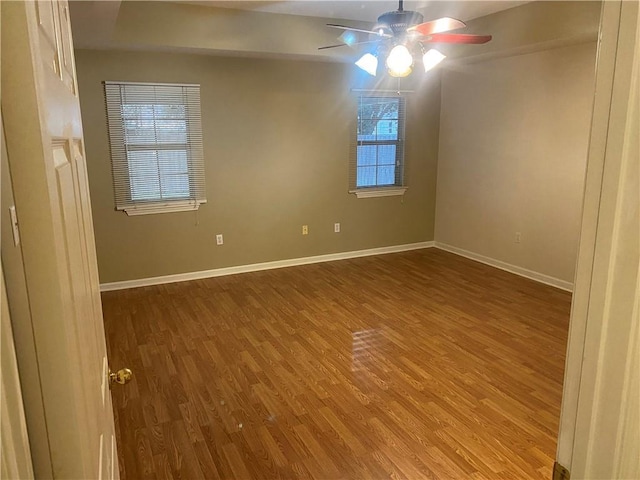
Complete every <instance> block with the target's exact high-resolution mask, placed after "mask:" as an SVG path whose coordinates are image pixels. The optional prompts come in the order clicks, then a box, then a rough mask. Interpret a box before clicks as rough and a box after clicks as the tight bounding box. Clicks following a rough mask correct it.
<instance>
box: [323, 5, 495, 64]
mask: <svg viewBox="0 0 640 480" xmlns="http://www.w3.org/2000/svg"><path fill="white" fill-rule="evenodd" d="M403 3H404V2H403V0H399V1H398V10H395V11H393V12H387V13H383V14H382V15H380V16H379V17H378V23H376V25H375V26H374V27H373V28H372V29H371V30H366V29H362V28H355V27H349V26H346V25H336V24H333V23H328V24H327V26H328V27H331V28H336V29H340V30H344V32H343V33H342V35H340V37H339V38H340V39H341V40H342V43H339V44H336V45H327V46H325V47H319V48H318V50H326V49H329V48H338V47H345V46H349V47H357V46H360V45H369V46H371V48H370V49H369V50H370V51H368V52H367V53H365V54H364V55H363V56H362V57H361V58H360V59H359V60H358V61H357V62H355V63H356V65H357V66H358V67H360V68H361V69H363V70H364V71H366V72H367V73H369V74H370V75H373V76H375V75H376V72H377V70H378V57H380V56H382V57H385V58H386V59H385V64H386V67H387V71H388V72H389V75H391V76H392V77H406V76H407V75H409V74H410V73H411V72H412V71H413V67H414V64H415V60H414V58H415V57H417V56H421V57H422V63H423V66H424V69H425V71H428V70H430V69H431V68H433V67H435V66H436V65H437V64H438V63H440V62H441V61H442V60H443V59H444V58H446V56H445V55H444V54H442V53H441V52H439V51H438V50H436V49H435V48H429V49H427V48H425V45H428V44H433V43H457V44H483V43H487V42H488V41H490V40H491V35H471V34H464V33H444V32H450V31H451V30H457V29H459V28H463V27H466V24H465V23H464V22H462V21H460V20H456V19H455V18H449V17H442V18H438V19H436V20H431V21H429V22H424V21H423V20H424V17H423V15H422V14H421V13H419V12H414V11H411V10H404V8H403ZM361 34H368V35H369V37H368V39H367V40H361V39H360V37H359V36H360V35H361Z"/></svg>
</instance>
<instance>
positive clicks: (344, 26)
mask: <svg viewBox="0 0 640 480" xmlns="http://www.w3.org/2000/svg"><path fill="white" fill-rule="evenodd" d="M327 27H332V28H339V29H341V30H351V31H352V32H362V33H372V34H374V35H378V36H380V37H392V36H393V35H389V34H388V33H382V32H380V31H378V32H374V31H373V30H364V29H362V28H354V27H347V26H346V25H335V24H333V23H327Z"/></svg>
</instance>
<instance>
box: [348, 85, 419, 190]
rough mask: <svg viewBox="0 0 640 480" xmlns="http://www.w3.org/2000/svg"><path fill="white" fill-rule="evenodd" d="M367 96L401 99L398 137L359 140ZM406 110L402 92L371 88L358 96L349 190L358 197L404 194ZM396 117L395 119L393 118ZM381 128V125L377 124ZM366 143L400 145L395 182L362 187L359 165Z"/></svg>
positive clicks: (396, 156) (396, 155)
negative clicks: (359, 157)
mask: <svg viewBox="0 0 640 480" xmlns="http://www.w3.org/2000/svg"><path fill="white" fill-rule="evenodd" d="M365 98H373V99H389V98H393V99H397V100H398V118H397V121H398V129H397V130H398V133H397V138H396V139H395V140H390V139H382V140H359V139H358V126H359V125H358V122H359V121H360V120H359V119H360V116H361V108H362V102H363V99H365ZM406 109H407V100H406V96H405V95H400V94H398V93H397V92H394V93H393V94H391V93H387V92H377V91H371V92H369V93H367V94H359V95H358V96H357V99H356V108H355V110H356V121H355V122H354V125H355V128H354V129H353V135H352V145H353V147H352V149H351V150H352V153H351V159H350V172H349V173H350V181H349V193H352V194H355V195H356V197H357V198H370V197H386V196H397V195H404V193H405V192H406V190H407V188H408V187H407V185H406V157H405V144H406V117H407V115H406ZM382 120H384V118H380V119H378V122H380V121H382ZM393 120H395V119H393ZM376 128H377V124H376ZM366 145H375V146H384V145H394V146H395V147H396V152H395V171H394V176H395V181H394V183H393V184H376V185H367V186H358V173H359V168H361V166H360V165H359V164H358V150H359V149H358V147H360V146H366ZM379 166H380V164H379V163H378V162H377V161H376V164H375V167H376V168H377V167H379Z"/></svg>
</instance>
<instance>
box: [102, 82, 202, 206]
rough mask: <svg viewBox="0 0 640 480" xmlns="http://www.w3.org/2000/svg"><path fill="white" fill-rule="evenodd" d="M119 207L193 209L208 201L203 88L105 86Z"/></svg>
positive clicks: (187, 86)
mask: <svg viewBox="0 0 640 480" xmlns="http://www.w3.org/2000/svg"><path fill="white" fill-rule="evenodd" d="M105 95H106V100H107V120H108V123H109V140H110V144H111V164H112V169H113V181H114V190H115V201H116V209H117V210H124V211H125V212H127V214H128V215H139V214H146V213H162V212H175V211H181V210H195V209H197V208H199V206H200V204H201V203H205V202H206V197H205V188H204V160H203V153H202V127H201V125H200V86H199V85H174V84H148V83H124V82H105Z"/></svg>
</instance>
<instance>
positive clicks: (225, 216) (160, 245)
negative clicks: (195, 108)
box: [76, 50, 440, 283]
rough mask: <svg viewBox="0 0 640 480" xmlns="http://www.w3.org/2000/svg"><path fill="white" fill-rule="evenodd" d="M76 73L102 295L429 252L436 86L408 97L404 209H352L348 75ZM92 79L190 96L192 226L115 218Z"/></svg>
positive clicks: (310, 69)
mask: <svg viewBox="0 0 640 480" xmlns="http://www.w3.org/2000/svg"><path fill="white" fill-rule="evenodd" d="M76 61H77V71H78V83H79V90H80V99H81V107H82V116H83V125H84V135H85V142H86V152H87V162H88V169H89V182H90V187H91V196H92V207H93V216H94V223H95V234H96V243H97V252H98V264H99V269H100V280H101V282H102V283H105V282H114V281H121V280H130V279H140V278H147V277H153V276H160V275H168V274H177V273H184V272H194V271H201V270H208V269H214V268H220V267H229V266H236V265H246V264H252V263H257V262H266V261H275V260H282V259H290V258H299V257H306V256H312V255H320V254H327V253H335V252H346V251H353V250H360V249H367V248H375V247H382V246H390V245H400V244H407V243H413V242H422V241H429V240H433V226H434V216H435V180H436V161H437V152H438V128H439V114H440V90H439V88H440V84H439V77H438V75H437V74H436V73H434V74H432V75H430V76H427V77H425V76H424V75H421V76H415V78H416V79H421V80H419V81H421V82H422V85H415V89H416V93H415V94H412V95H410V96H409V98H408V112H407V115H408V120H407V134H406V145H407V148H406V161H407V169H408V175H409V177H408V185H409V190H408V191H407V193H406V194H405V196H404V198H402V197H386V198H368V199H357V198H356V197H355V196H354V195H350V194H349V193H347V190H348V167H347V165H348V156H349V147H350V128H349V125H350V122H352V121H353V120H354V119H355V114H356V111H355V105H356V104H355V96H354V94H353V93H351V92H350V90H351V88H353V87H363V86H366V85H364V84H362V83H361V82H360V81H359V78H360V77H350V76H349V75H352V74H353V72H354V70H357V69H355V68H353V66H351V65H343V64H330V63H320V62H301V61H289V60H257V59H246V58H220V57H211V56H199V55H189V54H167V53H137V52H114V51H111V52H107V51H98V50H78V51H77V52H76ZM425 79H426V80H425ZM104 80H124V81H146V82H184V83H199V84H201V100H202V112H203V113H202V125H203V133H204V149H205V150H204V151H205V162H206V165H205V170H206V180H207V199H208V203H207V204H206V205H203V206H202V207H201V208H200V210H199V211H198V212H197V213H194V212H182V213H170V214H160V215H146V216H138V217H128V216H127V215H126V214H124V213H122V212H116V211H115V210H114V201H113V187H112V177H111V166H110V158H109V144H108V136H107V128H106V120H105V106H104V93H103V87H102V84H101V82H102V81H104ZM414 81H415V80H414ZM368 87H369V88H370V86H368ZM406 87H411V85H409V84H407V83H403V84H402V85H401V88H406ZM411 88H414V87H411ZM334 222H340V223H341V224H342V232H341V233H338V234H336V233H333V224H334ZM303 224H306V225H309V235H307V236H302V235H301V227H302V225H303ZM217 233H222V234H223V235H224V245H223V246H216V244H215V235H216V234H217Z"/></svg>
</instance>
